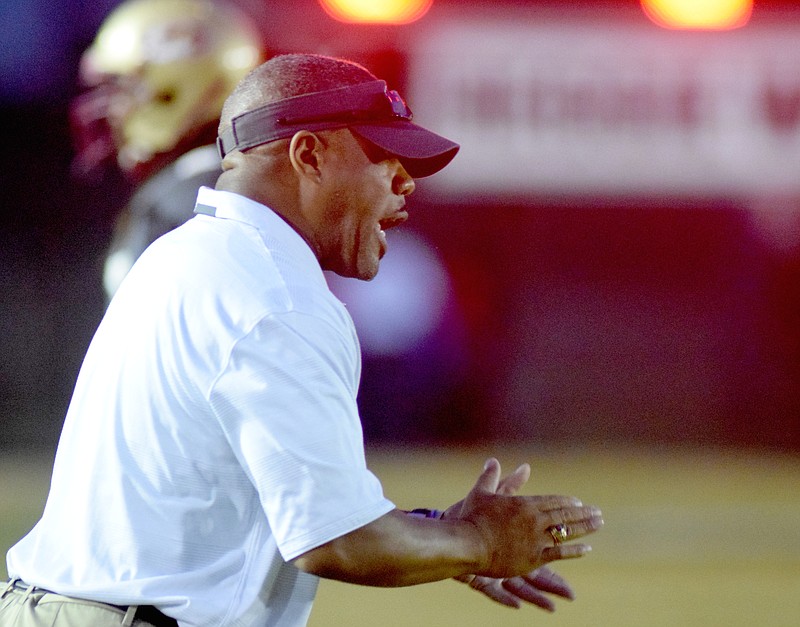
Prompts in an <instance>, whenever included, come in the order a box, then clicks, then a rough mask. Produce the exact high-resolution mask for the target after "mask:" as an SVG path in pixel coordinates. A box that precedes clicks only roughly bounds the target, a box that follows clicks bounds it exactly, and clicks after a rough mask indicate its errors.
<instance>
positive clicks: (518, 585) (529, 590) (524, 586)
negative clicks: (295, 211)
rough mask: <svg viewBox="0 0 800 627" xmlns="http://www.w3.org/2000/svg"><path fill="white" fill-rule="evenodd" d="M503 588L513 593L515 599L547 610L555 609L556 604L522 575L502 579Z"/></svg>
mask: <svg viewBox="0 0 800 627" xmlns="http://www.w3.org/2000/svg"><path fill="white" fill-rule="evenodd" d="M503 588H505V589H506V590H507V591H508V592H510V593H513V594H514V596H515V597H516V598H517V599H521V600H523V601H527V602H528V603H532V604H533V605H535V606H537V607H540V608H542V609H543V610H546V611H548V612H555V611H556V604H555V603H554V602H553V600H552V599H551V598H550V597H548V596H547V595H546V594H544V592H541V591H540V590H537V589H536V587H534V586H532V585H531V584H530V583H528V582H527V581H525V580H524V579H523V578H522V577H512V578H511V579H506V580H504V581H503Z"/></svg>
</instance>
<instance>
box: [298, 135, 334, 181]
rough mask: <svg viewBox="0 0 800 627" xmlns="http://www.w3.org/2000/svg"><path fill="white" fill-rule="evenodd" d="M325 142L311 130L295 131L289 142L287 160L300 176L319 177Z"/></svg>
mask: <svg viewBox="0 0 800 627" xmlns="http://www.w3.org/2000/svg"><path fill="white" fill-rule="evenodd" d="M325 148H326V146H325V143H324V142H323V141H322V139H321V138H320V137H319V136H318V135H316V134H314V133H312V132H311V131H297V132H296V133H295V134H294V135H293V136H292V139H291V141H290V142H289V161H290V162H291V164H292V168H294V170H295V172H297V173H298V174H299V175H301V176H310V177H312V178H315V179H317V178H319V176H320V167H321V165H322V161H323V153H324V151H325Z"/></svg>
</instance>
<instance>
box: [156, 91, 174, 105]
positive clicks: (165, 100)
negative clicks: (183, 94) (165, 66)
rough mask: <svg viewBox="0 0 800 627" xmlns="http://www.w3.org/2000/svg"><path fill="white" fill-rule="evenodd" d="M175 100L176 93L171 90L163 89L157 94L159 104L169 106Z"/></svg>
mask: <svg viewBox="0 0 800 627" xmlns="http://www.w3.org/2000/svg"><path fill="white" fill-rule="evenodd" d="M173 100H175V92H174V91H173V90H171V89H162V90H161V91H160V92H158V93H157V94H156V102H158V103H159V104H164V105H167V104H170V103H171V102H172V101H173Z"/></svg>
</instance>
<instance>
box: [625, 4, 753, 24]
mask: <svg viewBox="0 0 800 627" xmlns="http://www.w3.org/2000/svg"><path fill="white" fill-rule="evenodd" d="M640 1H641V4H642V9H643V10H644V12H645V14H646V15H647V17H649V18H650V19H651V20H652V21H653V22H655V23H656V24H658V25H659V26H663V27H664V28H672V29H690V30H730V29H734V28H740V27H742V26H744V25H745V24H747V22H748V21H749V20H750V15H751V13H752V12H753V0H640Z"/></svg>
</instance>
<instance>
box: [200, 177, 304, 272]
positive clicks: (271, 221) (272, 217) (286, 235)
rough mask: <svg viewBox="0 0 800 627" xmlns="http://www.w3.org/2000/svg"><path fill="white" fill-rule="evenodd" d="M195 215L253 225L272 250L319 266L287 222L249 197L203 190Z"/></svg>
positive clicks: (301, 238)
mask: <svg viewBox="0 0 800 627" xmlns="http://www.w3.org/2000/svg"><path fill="white" fill-rule="evenodd" d="M194 213H196V214H201V215H207V216H212V217H215V218H222V219H224V220H236V221H237V222H243V223H245V224H249V225H250V226H252V227H254V228H256V229H257V230H258V232H259V233H260V235H261V238H262V240H263V241H264V244H265V245H266V246H267V248H269V249H270V250H274V249H275V248H283V249H284V250H286V249H289V251H291V252H292V253H294V254H296V255H299V256H301V257H305V259H304V261H305V262H306V263H314V264H316V265H317V266H319V260H318V259H317V257H316V255H315V254H314V251H313V250H312V249H311V247H310V246H309V244H308V242H307V241H306V240H305V239H304V238H303V237H302V236H301V235H300V234H299V233H298V232H297V231H296V230H295V229H294V228H293V227H292V226H291V225H290V224H289V223H288V222H287V221H286V220H284V219H283V218H282V217H281V216H280V215H278V214H277V213H275V211H274V210H272V209H270V208H269V207H267V206H266V205H262V204H261V203H259V202H256V201H255V200H252V199H250V198H247V197H246V196H242V195H241V194H236V193H234V192H226V191H221V190H217V189H212V188H210V187H205V186H203V187H201V188H200V189H199V190H198V192H197V203H196V204H195V207H194Z"/></svg>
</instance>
